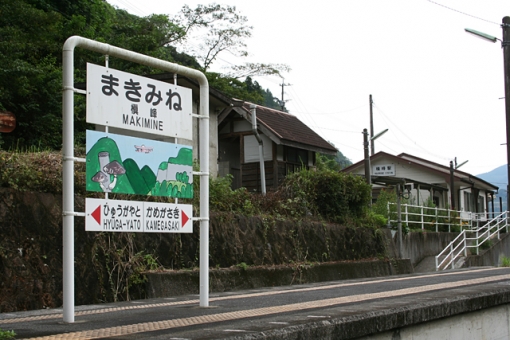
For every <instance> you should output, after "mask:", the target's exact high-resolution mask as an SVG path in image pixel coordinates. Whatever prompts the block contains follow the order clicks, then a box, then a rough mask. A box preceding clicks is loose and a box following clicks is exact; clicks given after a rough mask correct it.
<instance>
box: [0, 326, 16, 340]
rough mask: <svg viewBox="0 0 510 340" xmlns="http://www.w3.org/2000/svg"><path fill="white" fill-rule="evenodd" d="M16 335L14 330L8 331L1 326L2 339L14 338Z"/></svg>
mask: <svg viewBox="0 0 510 340" xmlns="http://www.w3.org/2000/svg"><path fill="white" fill-rule="evenodd" d="M15 336H16V333H14V331H6V330H3V329H1V328H0V340H8V339H14V337H15Z"/></svg>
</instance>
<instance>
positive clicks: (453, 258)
mask: <svg viewBox="0 0 510 340" xmlns="http://www.w3.org/2000/svg"><path fill="white" fill-rule="evenodd" d="M450 248H451V249H450V254H451V256H452V269H455V256H454V254H453V243H452V244H451V246H450Z"/></svg>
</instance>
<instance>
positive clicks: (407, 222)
mask: <svg viewBox="0 0 510 340" xmlns="http://www.w3.org/2000/svg"><path fill="white" fill-rule="evenodd" d="M404 208H405V212H404V213H405V214H406V225H407V227H408V228H410V227H409V214H408V213H407V204H404Z"/></svg>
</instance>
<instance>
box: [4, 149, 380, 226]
mask: <svg viewBox="0 0 510 340" xmlns="http://www.w3.org/2000/svg"><path fill="white" fill-rule="evenodd" d="M75 153H76V154H77V156H78V157H83V156H84V155H83V153H84V152H83V150H75ZM199 182H200V181H199V180H198V178H195V180H194V183H195V184H196V185H195V186H194V190H195V193H194V196H195V197H196V198H198V197H199V190H200V185H199ZM231 183H232V177H231V176H226V177H222V178H215V179H210V210H211V211H217V212H234V213H237V214H242V215H245V216H253V215H273V216H275V217H276V218H283V217H286V218H300V219H302V218H316V219H323V220H327V221H330V222H337V223H345V222H349V221H353V220H359V219H363V218H365V217H366V215H367V211H368V203H369V201H370V187H369V186H368V185H367V184H366V183H365V181H364V180H363V178H362V177H359V176H354V175H350V174H345V173H341V172H336V171H333V170H328V169H322V170H307V169H302V170H300V171H298V172H295V173H292V174H290V175H288V176H287V177H286V179H285V180H284V182H283V183H282V185H281V186H280V187H279V188H278V190H276V191H270V192H268V193H267V194H266V195H265V196H262V195H260V194H256V193H250V192H248V191H247V190H246V189H245V188H240V189H236V190H233V189H232V187H231ZM0 185H1V186H2V187H8V188H13V189H16V190H21V191H38V192H47V193H54V194H60V193H62V154H61V153H59V152H50V151H40V152H23V151H11V152H7V151H0ZM75 193H76V194H80V195H85V194H86V191H85V165H84V164H83V163H75ZM126 199H129V198H126ZM142 199H143V198H142ZM183 203H193V204H194V205H195V209H198V199H193V200H183ZM369 220H370V221H372V222H374V221H376V220H374V219H373V218H372V219H369ZM367 221H368V220H367ZM376 224H381V222H380V221H379V222H378V223H376Z"/></svg>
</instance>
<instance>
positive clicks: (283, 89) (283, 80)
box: [280, 77, 291, 111]
mask: <svg viewBox="0 0 510 340" xmlns="http://www.w3.org/2000/svg"><path fill="white" fill-rule="evenodd" d="M280 86H281V87H282V111H285V100H284V98H283V95H284V93H285V86H291V84H285V78H283V77H282V83H281V84H280Z"/></svg>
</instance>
